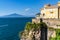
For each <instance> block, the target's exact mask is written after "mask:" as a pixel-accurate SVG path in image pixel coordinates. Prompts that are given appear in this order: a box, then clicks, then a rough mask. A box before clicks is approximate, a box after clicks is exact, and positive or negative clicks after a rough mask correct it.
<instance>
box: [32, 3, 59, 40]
mask: <svg viewBox="0 0 60 40" xmlns="http://www.w3.org/2000/svg"><path fill="white" fill-rule="evenodd" d="M40 18H42V19H43V22H45V23H46V24H47V25H48V28H49V27H51V28H53V29H60V26H59V25H60V2H58V3H57V4H56V5H51V4H46V5H44V7H43V8H41V9H40V14H38V15H36V17H35V18H34V19H32V23H40ZM47 36H48V40H49V37H53V38H54V37H56V32H55V30H49V29H48V34H47Z"/></svg>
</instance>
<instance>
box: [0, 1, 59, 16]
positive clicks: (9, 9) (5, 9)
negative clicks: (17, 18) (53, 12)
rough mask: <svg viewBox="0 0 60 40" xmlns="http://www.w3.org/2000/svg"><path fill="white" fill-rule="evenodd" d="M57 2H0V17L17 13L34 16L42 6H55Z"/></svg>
mask: <svg viewBox="0 0 60 40" xmlns="http://www.w3.org/2000/svg"><path fill="white" fill-rule="evenodd" d="M58 1H59V0H0V16H3V15H9V14H12V13H17V14H20V15H27V16H34V15H35V14H37V13H38V12H40V8H42V7H43V6H44V4H49V3H50V4H52V5H53V4H56V3H57V2H58Z"/></svg>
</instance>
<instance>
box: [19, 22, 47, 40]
mask: <svg viewBox="0 0 60 40" xmlns="http://www.w3.org/2000/svg"><path fill="white" fill-rule="evenodd" d="M42 25H43V27H47V25H46V24H45V23H44V22H40V23H37V24H36V23H31V22H27V23H26V26H25V29H24V31H22V32H20V35H19V36H20V38H25V39H26V38H28V37H30V39H31V40H32V39H33V35H36V36H39V38H40V28H41V27H42ZM39 38H37V39H39Z"/></svg>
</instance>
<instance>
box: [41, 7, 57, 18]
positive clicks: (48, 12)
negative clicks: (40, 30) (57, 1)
mask: <svg viewBox="0 0 60 40" xmlns="http://www.w3.org/2000/svg"><path fill="white" fill-rule="evenodd" d="M51 12H53V13H51ZM43 14H45V15H44V16H43V18H58V8H50V9H45V8H44V10H41V15H43Z"/></svg>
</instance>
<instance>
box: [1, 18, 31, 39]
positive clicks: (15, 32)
mask: <svg viewBox="0 0 60 40" xmlns="http://www.w3.org/2000/svg"><path fill="white" fill-rule="evenodd" d="M31 19H32V18H0V40H19V32H20V31H22V30H24V27H25V24H26V22H29V21H30V22H31Z"/></svg>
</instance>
